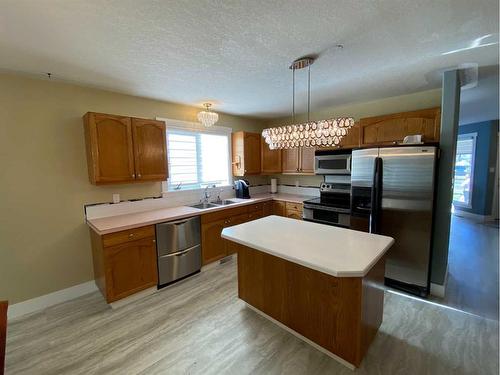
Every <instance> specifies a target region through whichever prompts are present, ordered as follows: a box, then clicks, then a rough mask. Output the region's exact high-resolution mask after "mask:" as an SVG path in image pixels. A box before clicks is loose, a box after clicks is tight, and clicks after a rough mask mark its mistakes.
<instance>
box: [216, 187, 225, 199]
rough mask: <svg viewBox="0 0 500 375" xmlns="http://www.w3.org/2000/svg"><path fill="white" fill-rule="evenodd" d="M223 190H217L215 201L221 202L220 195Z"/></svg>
mask: <svg viewBox="0 0 500 375" xmlns="http://www.w3.org/2000/svg"><path fill="white" fill-rule="evenodd" d="M223 192H224V189H220V190H219V192H218V193H217V202H221V201H222V198H221V197H220V195H221V194H222V193H223Z"/></svg>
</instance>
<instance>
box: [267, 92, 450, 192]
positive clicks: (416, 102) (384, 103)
mask: <svg viewBox="0 0 500 375" xmlns="http://www.w3.org/2000/svg"><path fill="white" fill-rule="evenodd" d="M440 106H441V89H435V90H428V91H421V92H417V93H414V94H409V95H402V96H395V97H391V98H385V99H380V100H375V101H370V102H365V103H356V104H349V105H344V106H339V107H330V108H326V109H323V110H321V111H316V112H313V113H311V116H310V118H311V120H321V119H327V118H332V117H335V116H351V117H354V119H355V120H359V119H360V118H363V117H371V116H378V115H384V114H390V113H397V112H406V111H413V110H417V109H424V108H432V107H440ZM291 121H292V120H291V117H284V118H278V119H273V120H270V121H268V122H267V123H266V127H267V126H276V125H286V124H289V123H291ZM296 121H297V122H300V121H306V115H305V114H301V115H299V116H296ZM273 177H276V178H277V179H278V183H280V184H291V185H294V184H295V181H299V184H300V185H301V186H319V184H320V183H321V181H322V177H320V176H285V175H277V176H273Z"/></svg>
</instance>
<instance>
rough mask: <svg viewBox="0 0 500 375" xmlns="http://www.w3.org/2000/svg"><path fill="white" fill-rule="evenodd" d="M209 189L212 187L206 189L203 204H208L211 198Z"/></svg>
mask: <svg viewBox="0 0 500 375" xmlns="http://www.w3.org/2000/svg"><path fill="white" fill-rule="evenodd" d="M209 187H210V186H209V185H207V186H206V187H205V191H204V192H203V202H204V203H208V199H209V198H210V194H209V193H208V188H209Z"/></svg>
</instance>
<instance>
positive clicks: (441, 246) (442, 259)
mask: <svg viewBox="0 0 500 375" xmlns="http://www.w3.org/2000/svg"><path fill="white" fill-rule="evenodd" d="M442 95H443V96H442V102H441V136H440V145H439V148H440V152H441V155H440V158H439V162H438V179H437V193H436V205H435V219H434V237H433V249H432V262H431V283H434V284H439V285H443V284H444V283H445V280H446V272H447V269H448V246H449V240H450V224H451V205H452V202H453V177H454V169H455V155H456V148H457V134H458V117H459V111H460V77H459V71H458V70H450V71H447V72H445V73H444V75H443V94H442Z"/></svg>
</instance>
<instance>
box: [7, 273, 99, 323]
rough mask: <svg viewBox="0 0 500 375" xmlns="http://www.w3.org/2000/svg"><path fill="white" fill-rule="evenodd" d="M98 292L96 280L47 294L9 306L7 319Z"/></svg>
mask: <svg viewBox="0 0 500 375" xmlns="http://www.w3.org/2000/svg"><path fill="white" fill-rule="evenodd" d="M96 290H97V285H95V282H94V280H91V281H87V282H86V283H83V284H78V285H75V286H72V287H70V288H66V289H62V290H58V291H56V292H53V293H49V294H45V295H43V296H40V297H36V298H32V299H29V300H26V301H23V302H19V303H15V304H13V305H11V306H9V309H8V310H7V318H8V319H15V318H18V317H20V316H23V315H26V314H30V313H33V312H36V311H39V310H42V309H45V308H47V307H50V306H53V305H57V304H59V303H62V302H66V301H69V300H72V299H74V298H77V297H80V296H83V295H85V294H89V293H92V292H95V291H96Z"/></svg>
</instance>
